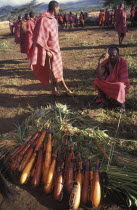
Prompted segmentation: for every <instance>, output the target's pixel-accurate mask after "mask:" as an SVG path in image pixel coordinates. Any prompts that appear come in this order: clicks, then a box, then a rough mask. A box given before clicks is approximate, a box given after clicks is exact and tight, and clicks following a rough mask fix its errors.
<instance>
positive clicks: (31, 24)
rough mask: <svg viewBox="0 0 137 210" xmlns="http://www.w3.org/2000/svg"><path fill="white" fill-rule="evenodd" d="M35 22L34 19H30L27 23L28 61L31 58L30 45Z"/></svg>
mask: <svg viewBox="0 0 137 210" xmlns="http://www.w3.org/2000/svg"><path fill="white" fill-rule="evenodd" d="M35 24H36V21H35V20H34V19H30V20H28V21H27V30H26V33H27V55H28V59H30V56H31V50H32V44H33V32H34V28H35Z"/></svg>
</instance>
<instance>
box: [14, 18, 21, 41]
mask: <svg viewBox="0 0 137 210" xmlns="http://www.w3.org/2000/svg"><path fill="white" fill-rule="evenodd" d="M20 26H21V22H20V21H18V20H17V21H16V23H15V32H14V35H15V40H14V41H15V43H16V44H19V43H20Z"/></svg>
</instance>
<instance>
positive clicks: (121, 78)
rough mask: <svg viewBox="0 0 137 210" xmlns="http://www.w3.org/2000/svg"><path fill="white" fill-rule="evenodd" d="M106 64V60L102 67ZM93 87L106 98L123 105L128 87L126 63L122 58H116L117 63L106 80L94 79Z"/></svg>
mask: <svg viewBox="0 0 137 210" xmlns="http://www.w3.org/2000/svg"><path fill="white" fill-rule="evenodd" d="M108 62H109V60H108V59H107V60H105V61H104V62H103V63H102V66H104V65H106V64H107V63H108ZM94 85H95V88H96V89H100V90H101V91H103V92H104V93H105V95H106V96H108V97H111V98H114V99H115V100H117V101H118V102H120V103H124V102H125V95H126V94H127V93H128V89H129V87H130V84H129V80H128V64H127V61H126V60H125V59H124V58H122V57H118V60H117V63H116V64H115V66H114V68H113V70H112V71H111V73H110V74H109V76H108V77H107V78H106V79H96V80H95V81H94ZM99 97H100V96H99Z"/></svg>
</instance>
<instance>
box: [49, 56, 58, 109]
mask: <svg viewBox="0 0 137 210" xmlns="http://www.w3.org/2000/svg"><path fill="white" fill-rule="evenodd" d="M48 62H49V72H50V80H51V83H52V98H53V105H55V101H56V99H55V94H54V80H53V72H52V62H51V59H50V57H49V60H48Z"/></svg>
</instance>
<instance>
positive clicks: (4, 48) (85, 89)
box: [0, 26, 137, 209]
mask: <svg viewBox="0 0 137 210" xmlns="http://www.w3.org/2000/svg"><path fill="white" fill-rule="evenodd" d="M136 37H137V30H136V29H134V28H130V29H129V32H128V33H127V36H126V38H125V41H124V45H123V46H121V47H120V48H119V49H120V55H121V56H122V57H124V58H125V59H127V60H128V63H129V78H130V83H131V88H130V92H129V94H128V96H127V102H126V112H125V113H124V114H123V115H122V117H121V122H120V126H119V130H118V134H117V138H118V139H120V141H119V143H118V145H117V147H118V148H119V151H121V152H125V151H126V152H128V153H129V155H132V156H136V155H137V141H136V140H137V88H136V87H137V61H136V60H137V38H136ZM59 41H60V47H61V52H62V57H63V66H64V78H65V80H66V83H67V84H68V87H69V88H70V89H71V90H72V91H74V92H75V96H74V97H68V96H65V95H62V96H60V97H57V98H56V102H57V103H62V104H66V105H67V106H68V107H70V108H71V109H72V110H74V111H77V112H84V113H87V115H88V116H90V117H91V119H92V120H93V122H94V125H96V126H97V127H98V128H99V129H102V130H106V133H107V134H108V135H109V136H111V137H115V135H116V129H117V125H118V120H119V116H120V113H119V108H118V107H117V106H116V107H113V108H106V109H101V108H98V106H97V105H96V103H95V96H96V94H97V93H96V91H95V90H94V87H93V81H94V79H95V78H94V71H95V69H96V66H97V60H98V57H99V56H100V55H101V54H102V53H104V52H107V49H108V48H109V47H110V46H111V45H114V44H115V45H117V43H118V37H117V35H116V32H115V31H114V29H109V30H106V29H105V28H98V27H97V26H87V27H85V28H83V29H80V28H78V29H76V30H75V29H74V30H70V31H60V32H59ZM26 57H27V56H26V55H25V54H21V53H20V48H19V45H16V44H15V43H14V38H13V37H12V36H11V35H10V34H9V30H8V29H7V28H5V29H1V31H0V98H1V99H0V133H1V140H2V138H3V137H4V138H5V137H6V135H7V133H9V132H12V131H13V130H14V129H15V127H16V125H19V124H21V123H22V122H23V121H24V119H26V117H27V116H29V115H30V114H31V113H30V109H29V107H32V108H34V109H35V108H37V107H39V108H40V107H41V106H42V107H45V106H47V105H49V104H52V103H53V98H52V95H51V85H48V86H47V87H44V86H42V85H41V84H40V83H39V81H38V80H36V78H35V77H34V75H33V72H32V70H31V69H30V66H29V62H28V60H27V59H26ZM41 209H42V208H41Z"/></svg>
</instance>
